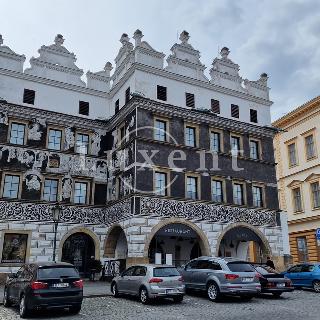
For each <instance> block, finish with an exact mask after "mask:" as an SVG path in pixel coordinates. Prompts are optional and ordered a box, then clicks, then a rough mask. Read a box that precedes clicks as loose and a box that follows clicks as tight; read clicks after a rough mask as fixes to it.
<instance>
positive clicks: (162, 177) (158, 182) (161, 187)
mask: <svg viewBox="0 0 320 320" xmlns="http://www.w3.org/2000/svg"><path fill="white" fill-rule="evenodd" d="M166 187H167V174H166V173H164V172H155V193H156V194H157V195H160V196H166V195H167V189H166Z"/></svg>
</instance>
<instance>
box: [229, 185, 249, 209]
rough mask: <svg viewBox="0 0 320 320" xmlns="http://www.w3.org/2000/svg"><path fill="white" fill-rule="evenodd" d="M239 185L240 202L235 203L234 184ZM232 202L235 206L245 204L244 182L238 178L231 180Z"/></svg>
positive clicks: (245, 191)
mask: <svg viewBox="0 0 320 320" xmlns="http://www.w3.org/2000/svg"><path fill="white" fill-rule="evenodd" d="M235 185H241V186H242V204H238V203H235V201H234V200H235V196H234V186H235ZM232 203H233V204H234V205H236V206H240V207H241V206H246V205H247V190H246V183H245V182H243V181H239V180H233V181H232Z"/></svg>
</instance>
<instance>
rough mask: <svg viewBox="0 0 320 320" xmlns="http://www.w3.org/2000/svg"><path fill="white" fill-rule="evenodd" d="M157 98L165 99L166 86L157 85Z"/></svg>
mask: <svg viewBox="0 0 320 320" xmlns="http://www.w3.org/2000/svg"><path fill="white" fill-rule="evenodd" d="M157 99H158V100H162V101H167V87H163V86H157Z"/></svg>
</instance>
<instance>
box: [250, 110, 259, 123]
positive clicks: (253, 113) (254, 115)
mask: <svg viewBox="0 0 320 320" xmlns="http://www.w3.org/2000/svg"><path fill="white" fill-rule="evenodd" d="M250 121H251V122H254V123H258V112H257V110H254V109H250Z"/></svg>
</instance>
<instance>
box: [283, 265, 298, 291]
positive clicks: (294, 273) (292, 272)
mask: <svg viewBox="0 0 320 320" xmlns="http://www.w3.org/2000/svg"><path fill="white" fill-rule="evenodd" d="M301 269H302V265H300V264H298V265H296V266H293V267H291V268H290V269H288V271H287V272H286V273H285V276H286V277H288V278H289V279H291V281H292V283H293V285H294V286H296V285H299V282H300V280H299V275H300V272H301Z"/></svg>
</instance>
